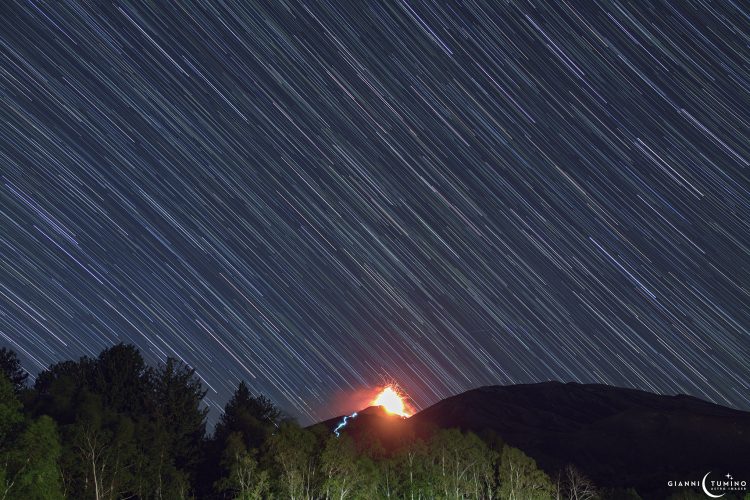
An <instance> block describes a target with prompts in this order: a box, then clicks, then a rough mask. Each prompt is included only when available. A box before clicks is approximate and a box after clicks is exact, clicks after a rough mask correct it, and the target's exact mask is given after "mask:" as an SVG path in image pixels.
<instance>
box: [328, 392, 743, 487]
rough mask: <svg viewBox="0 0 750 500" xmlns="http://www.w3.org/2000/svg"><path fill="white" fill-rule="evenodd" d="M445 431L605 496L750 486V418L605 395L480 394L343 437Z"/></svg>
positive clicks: (381, 417)
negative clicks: (680, 485)
mask: <svg viewBox="0 0 750 500" xmlns="http://www.w3.org/2000/svg"><path fill="white" fill-rule="evenodd" d="M340 421H341V418H338V417H337V418H334V419H330V420H327V421H325V422H322V424H323V425H325V426H327V427H329V428H333V427H335V426H336V425H337V423H338V422H340ZM441 428H459V429H462V430H464V431H472V432H475V433H476V434H478V435H479V436H480V437H482V436H487V435H490V434H496V435H499V436H500V437H501V438H502V440H503V441H504V442H505V443H507V444H509V445H511V446H514V447H516V448H520V449H521V450H523V451H524V452H525V453H526V454H527V455H529V456H531V457H532V458H534V459H535V460H536V461H537V463H538V464H539V466H540V467H542V468H543V469H544V470H545V471H546V472H547V473H549V474H550V475H554V474H555V473H556V471H557V470H559V469H560V468H561V467H563V466H565V465H566V464H569V463H570V464H574V465H575V466H576V467H578V468H579V469H580V470H582V471H584V472H585V473H586V474H587V475H588V476H589V477H591V478H592V479H593V480H594V481H595V483H596V484H597V485H599V486H601V487H631V486H633V487H635V488H636V489H638V491H639V492H654V491H664V490H665V487H666V483H667V481H668V480H678V479H682V480H685V479H687V478H700V477H702V476H703V475H704V474H705V473H707V472H709V471H714V472H716V473H720V472H721V473H722V474H727V473H731V474H734V476H735V477H743V478H748V479H750V413H749V412H745V411H740V410H736V409H731V408H726V407H723V406H719V405H716V404H713V403H709V402H707V401H703V400H701V399H698V398H695V397H692V396H684V395H678V396H665V395H658V394H652V393H649V392H644V391H639V390H634V389H625V388H619V387H611V386H606V385H597V384H577V383H560V382H545V383H539V384H528V385H512V386H489V387H481V388H478V389H474V390H470V391H467V392H464V393H462V394H459V395H456V396H453V397H450V398H447V399H445V400H442V401H440V402H438V403H436V404H434V405H432V406H430V407H429V408H427V409H425V410H422V411H420V412H418V413H416V414H415V415H413V416H412V417H410V418H402V417H399V416H397V415H392V414H388V413H387V412H386V411H384V410H382V409H379V408H368V409H366V410H364V411H362V412H359V414H358V416H357V417H356V418H354V419H352V420H351V422H350V423H349V424H348V425H347V426H346V428H345V429H344V432H346V433H348V434H349V435H351V436H352V437H353V438H354V439H355V440H356V439H366V438H372V437H373V436H376V437H378V438H379V439H380V441H381V443H383V445H384V446H385V447H386V449H388V448H389V447H396V446H398V444H399V443H400V442H403V440H407V439H411V438H412V437H413V436H425V435H427V434H428V433H429V432H431V431H432V430H434V429H441Z"/></svg>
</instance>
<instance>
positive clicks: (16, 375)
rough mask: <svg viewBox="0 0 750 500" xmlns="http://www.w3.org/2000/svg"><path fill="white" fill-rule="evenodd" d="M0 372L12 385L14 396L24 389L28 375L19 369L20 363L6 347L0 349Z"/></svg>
mask: <svg viewBox="0 0 750 500" xmlns="http://www.w3.org/2000/svg"><path fill="white" fill-rule="evenodd" d="M0 372H2V373H3V374H4V375H5V377H6V378H7V379H8V380H9V381H10V383H11V384H13V389H14V390H15V392H16V394H18V393H20V392H21V391H22V390H24V389H25V388H26V379H27V378H28V376H29V374H28V373H26V371H25V370H24V369H23V368H21V362H20V361H19V360H18V356H17V355H16V353H15V352H14V351H11V350H10V349H8V348H6V347H2V348H0Z"/></svg>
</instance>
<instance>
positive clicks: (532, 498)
mask: <svg viewBox="0 0 750 500" xmlns="http://www.w3.org/2000/svg"><path fill="white" fill-rule="evenodd" d="M553 492H554V488H553V486H552V482H551V481H550V478H549V477H548V476H547V475H546V474H545V473H544V472H543V471H542V470H540V469H538V468H537V466H536V462H535V461H534V459H532V458H530V457H528V456H526V455H525V454H524V453H523V452H522V451H521V450H519V449H517V448H512V447H510V446H506V447H504V448H503V452H502V456H501V458H500V498H503V499H508V500H545V499H548V498H552V496H553Z"/></svg>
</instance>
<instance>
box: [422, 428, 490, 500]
mask: <svg viewBox="0 0 750 500" xmlns="http://www.w3.org/2000/svg"><path fill="white" fill-rule="evenodd" d="M429 448H430V458H431V460H430V476H431V478H432V480H431V482H432V484H433V485H434V486H435V487H436V491H434V492H433V493H434V494H436V495H440V496H442V497H444V498H465V497H472V498H481V497H485V496H487V494H488V492H489V493H490V495H492V494H494V490H495V484H494V468H495V464H494V461H495V460H494V458H493V455H492V454H491V453H490V450H489V449H488V448H487V445H486V444H485V443H484V442H483V441H482V440H480V439H479V438H478V437H477V436H476V435H475V434H473V433H467V434H463V433H461V431H459V430H458V429H448V430H440V431H438V432H437V433H436V434H435V435H434V436H433V437H432V439H431V440H430V444H429Z"/></svg>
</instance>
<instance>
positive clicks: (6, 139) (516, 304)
mask: <svg viewBox="0 0 750 500" xmlns="http://www.w3.org/2000/svg"><path fill="white" fill-rule="evenodd" d="M156 4H157V5H150V4H146V3H145V2H133V3H128V2H120V1H115V2H113V3H111V4H107V6H106V7H103V8H100V7H92V6H90V5H82V4H79V3H75V2H52V3H51V4H46V3H41V2H34V1H29V2H5V3H4V4H3V6H2V7H0V10H1V11H2V12H0V13H1V14H2V15H0V58H1V60H2V63H1V64H0V92H1V93H2V96H1V98H0V113H1V114H2V120H0V144H1V145H2V147H1V148H0V155H1V158H0V174H1V175H2V178H1V179H0V180H1V183H0V344H2V345H6V346H9V347H11V348H13V349H15V350H16V351H18V352H19V354H20V356H21V358H22V359H23V362H24V366H25V367H26V368H27V369H29V370H30V371H31V372H32V373H37V372H38V371H39V370H40V369H42V368H44V367H46V366H47V365H49V364H50V363H52V362H55V361H58V360H61V359H65V358H71V357H78V356H81V355H89V356H94V355H96V354H97V353H98V352H99V351H101V350H102V349H103V348H105V347H107V346H110V345H112V344H113V343H116V342H128V343H134V344H136V345H138V346H139V347H140V348H141V349H142V351H143V352H144V355H145V356H146V357H147V359H148V361H149V362H151V363H155V362H158V361H163V360H164V359H165V358H166V357H167V356H174V357H178V358H180V359H182V360H184V361H185V362H187V363H188V364H190V365H191V366H194V367H195V368H196V369H197V371H198V373H199V375H200V376H201V378H202V379H203V380H204V381H205V383H206V384H207V387H208V390H209V392H208V395H207V399H208V402H209V404H210V405H212V406H214V407H220V406H222V405H223V404H224V402H225V401H226V399H227V398H228V396H229V395H230V394H231V391H232V390H233V389H234V388H235V387H236V385H237V383H238V382H239V380H240V379H245V380H247V381H248V383H249V384H250V386H251V387H252V388H253V389H254V390H255V391H257V392H263V393H265V394H267V395H269V396H270V397H271V398H272V399H274V400H275V401H277V402H278V403H279V404H280V405H281V406H282V407H284V408H286V409H287V411H289V412H290V413H292V414H293V415H295V416H297V417H299V418H300V419H302V420H303V421H311V420H315V419H319V418H322V417H327V416H330V415H331V414H332V413H335V412H337V411H341V410H343V409H345V408H343V407H342V405H341V404H340V402H341V400H342V399H343V400H346V397H347V394H349V393H350V392H353V391H356V390H359V389H362V388H364V387H372V386H375V385H377V384H379V383H381V382H382V381H383V379H393V380H395V381H397V382H398V383H399V384H400V385H401V386H402V387H403V388H404V390H405V391H406V392H407V393H408V394H410V395H411V397H412V398H413V399H414V402H415V404H416V405H417V406H418V407H424V406H426V405H428V404H431V403H433V402H435V401H437V400H438V399H441V398H443V397H446V396H448V395H451V394H454V393H457V392H460V391H463V390H466V389H468V388H472V387H476V386H479V385H487V384H510V383H519V382H534V381H543V380H550V379H555V380H563V381H580V382H601V383H607V384H614V385H620V386H627V387H637V388H641V389H646V390H650V391H655V392H662V393H669V394H671V393H678V392H679V393H688V394H693V395H696V396H699V397H701V398H704V399H709V400H712V401H715V402H717V403H720V404H724V405H730V406H736V407H740V408H745V409H747V408H750V399H749V397H748V394H750V331H749V329H750V296H749V292H748V288H747V287H748V284H749V283H750V248H749V247H750V177H749V176H750V141H749V140H748V138H749V137H750V78H749V75H750V49H749V47H750V21H749V20H750V17H748V15H749V13H748V10H747V9H746V8H743V7H742V6H741V3H740V2H721V3H715V2H712V3H708V2H702V1H697V2H691V1H680V2H673V3H654V4H652V3H646V2H636V3H635V4H634V3H631V2H628V3H625V2H604V3H590V4H586V5H587V6H586V7H585V8H581V7H580V5H581V4H579V3H578V2H563V1H560V2H549V3H544V2H533V3H532V4H533V5H532V4H529V3H527V2H509V3H505V2H488V3H475V2H468V1H467V2H453V1H448V2H442V1H441V2H430V3H422V2H417V1H414V0H408V1H394V2H370V3H365V2H362V3H359V4H357V5H354V4H353V3H351V2H342V3H333V2H320V3H317V2H316V3H313V2H305V3H301V2H296V1H289V2H286V1H285V2H267V3H261V4H256V5H255V6H250V5H249V3H248V2H232V3H230V4H231V5H229V6H226V5H223V2H206V3H205V4H204V5H203V6H192V7H189V6H188V5H187V3H185V2H175V3H174V5H168V3H167V2H157V3H156ZM332 401H337V403H336V406H335V407H334V406H332V403H331V402H332ZM343 406H346V405H343Z"/></svg>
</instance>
